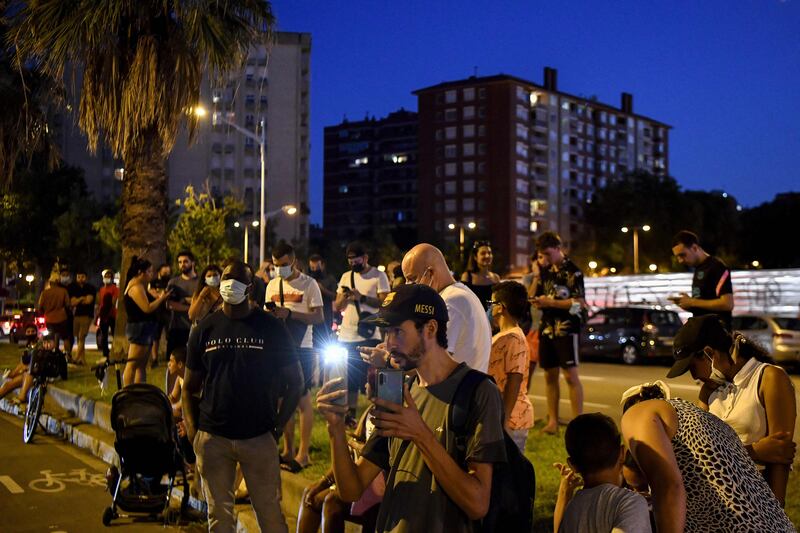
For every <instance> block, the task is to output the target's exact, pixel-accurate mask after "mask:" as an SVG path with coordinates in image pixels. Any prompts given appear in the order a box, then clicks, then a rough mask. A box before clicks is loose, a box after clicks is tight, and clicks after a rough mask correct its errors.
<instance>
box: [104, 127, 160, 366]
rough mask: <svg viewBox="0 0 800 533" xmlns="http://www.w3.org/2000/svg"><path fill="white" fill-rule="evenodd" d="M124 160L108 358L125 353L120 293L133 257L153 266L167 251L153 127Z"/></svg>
mask: <svg viewBox="0 0 800 533" xmlns="http://www.w3.org/2000/svg"><path fill="white" fill-rule="evenodd" d="M124 160H125V175H124V180H123V184H122V185H123V187H122V265H121V266H120V287H119V290H120V297H119V301H118V303H117V322H116V326H115V329H114V349H113V353H112V356H111V357H112V359H124V358H125V357H127V353H128V341H127V339H126V338H125V324H126V323H127V313H126V312H125V305H124V303H123V301H124V297H123V294H124V292H125V288H126V286H127V283H128V281H129V280H128V279H127V273H128V268H129V267H130V265H131V260H132V259H133V256H134V255H135V256H137V257H145V258H147V259H148V260H150V262H151V263H153V269H156V268H158V266H159V265H160V264H161V263H163V262H164V261H165V259H166V250H167V231H166V224H167V200H168V198H167V173H166V157H165V156H164V149H163V144H162V143H161V138H160V136H159V135H158V133H157V131H156V129H155V128H150V129H149V130H147V131H146V132H145V133H144V134H143V141H142V143H141V146H140V147H139V148H138V149H136V150H133V151H132V152H131V153H130V154H125V157H124Z"/></svg>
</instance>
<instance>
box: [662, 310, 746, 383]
mask: <svg viewBox="0 0 800 533" xmlns="http://www.w3.org/2000/svg"><path fill="white" fill-rule="evenodd" d="M726 338H728V339H729V338H730V333H728V332H727V331H726V330H725V327H724V326H723V325H722V322H721V321H720V318H719V316H717V315H703V316H696V317H692V318H690V319H689V320H687V321H686V323H685V324H684V325H683V326H681V329H679V330H678V333H676V334H675V338H674V339H673V340H672V356H673V357H674V358H675V363H673V365H672V368H670V369H669V372H668V373H667V377H668V378H676V377H678V376H680V375H682V374H685V373H686V371H687V370H689V365H691V364H692V358H693V357H694V356H695V355H697V353H698V352H699V351H700V350H702V349H703V348H705V347H706V346H719V345H720V344H724V343H725V341H726Z"/></svg>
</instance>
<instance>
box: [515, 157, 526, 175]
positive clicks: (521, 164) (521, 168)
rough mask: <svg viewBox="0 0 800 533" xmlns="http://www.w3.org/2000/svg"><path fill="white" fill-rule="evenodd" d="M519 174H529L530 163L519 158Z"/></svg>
mask: <svg viewBox="0 0 800 533" xmlns="http://www.w3.org/2000/svg"><path fill="white" fill-rule="evenodd" d="M517 174H521V175H523V176H527V175H528V163H526V162H525V161H519V160H517Z"/></svg>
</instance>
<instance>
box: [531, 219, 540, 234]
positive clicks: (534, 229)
mask: <svg viewBox="0 0 800 533" xmlns="http://www.w3.org/2000/svg"><path fill="white" fill-rule="evenodd" d="M537 231H539V223H538V222H536V221H535V220H534V221H533V222H531V233H536V232H537Z"/></svg>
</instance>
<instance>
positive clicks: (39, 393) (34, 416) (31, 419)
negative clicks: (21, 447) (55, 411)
mask: <svg viewBox="0 0 800 533" xmlns="http://www.w3.org/2000/svg"><path fill="white" fill-rule="evenodd" d="M44 391H45V388H44V385H43V384H42V383H40V382H38V381H37V382H36V383H34V385H33V387H32V388H31V390H30V392H28V410H27V411H25V425H24V426H23V427H22V440H23V442H25V444H28V443H30V442H31V440H33V434H34V432H35V431H36V426H38V425H39V415H41V414H42V405H43V404H44Z"/></svg>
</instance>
